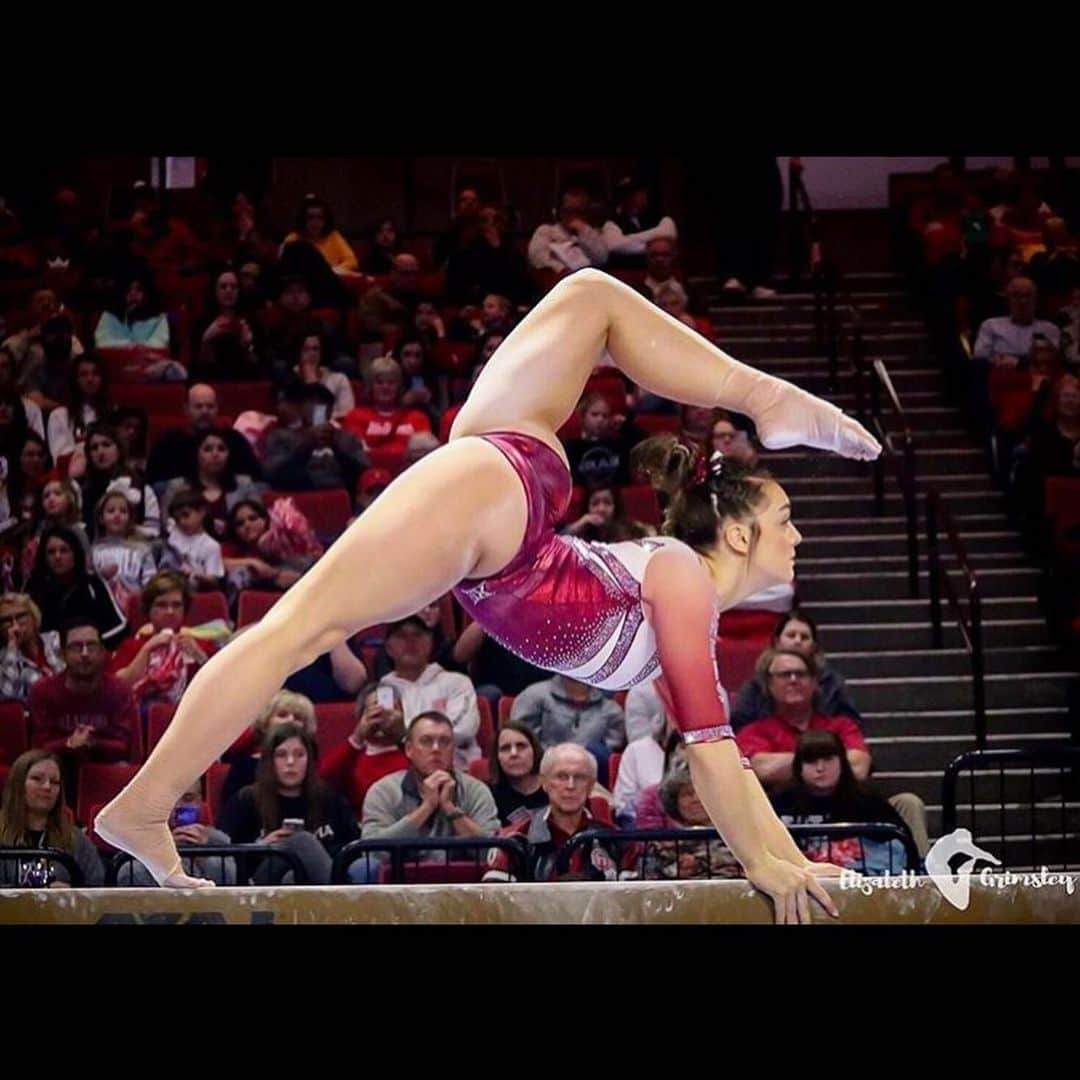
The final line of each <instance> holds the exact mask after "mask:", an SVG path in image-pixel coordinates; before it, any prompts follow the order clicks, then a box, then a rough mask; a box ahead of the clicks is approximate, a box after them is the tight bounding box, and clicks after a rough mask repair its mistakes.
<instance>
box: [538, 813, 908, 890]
mask: <svg viewBox="0 0 1080 1080" xmlns="http://www.w3.org/2000/svg"><path fill="white" fill-rule="evenodd" d="M785 827H786V828H787V830H788V832H790V833H791V835H792V836H793V837H794V838H795V839H796V840H798V839H799V837H803V838H805V839H808V840H809V839H814V838H821V837H824V838H825V839H826V840H829V841H832V840H847V839H851V838H853V837H866V838H868V839H884V840H899V841H900V842H901V843H902V844H903V845H904V853H905V855H906V857H907V867H906V869H908V870H917V869H918V868H919V865H920V859H919V851H918V848H917V847H916V846H915V840H914V838H913V837H912V836H911V834H910V832H908V831H907V830H906V829H903V828H901V827H900V826H899V825H896V824H894V823H893V822H891V821H883V822H869V821H868V822H840V821H837V822H828V823H823V824H821V825H786V826H785ZM714 840H720V841H721V842H722V837H721V836H720V834H719V832H717V830H716V829H714V828H712V827H711V826H707V827H702V828H693V829H587V830H586V831H585V832H581V833H578V834H577V835H576V836H573V837H571V838H570V840H569V841H567V843H566V844H565V845H564V846H563V847H562V848H560V850H559V854H558V856H557V858H556V860H555V876H556V877H558V876H560V875H562V874H566V873H567V872H568V871H569V869H570V860H571V858H572V857H573V854H574V852H575V851H576V850H577V849H578V848H581V847H585V846H586V845H588V844H595V843H607V844H629V843H649V842H660V843H663V842H664V841H667V842H675V843H676V844H678V843H688V844H701V843H707V842H712V841H714ZM711 867H712V864H711V862H710V870H711Z"/></svg>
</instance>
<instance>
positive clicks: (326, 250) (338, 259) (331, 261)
mask: <svg viewBox="0 0 1080 1080" xmlns="http://www.w3.org/2000/svg"><path fill="white" fill-rule="evenodd" d="M298 240H301V241H305V242H306V243H309V244H311V245H312V246H313V247H314V248H315V249H316V250H317V251H318V252H319V254H320V255H321V256H322V257H323V258H324V259H325V260H326V262H327V264H328V265H329V267H330V269H331V270H333V271H334V273H336V274H340V273H354V272H356V271H357V269H358V266H357V262H356V254H355V253H354V252H353V249H352V248H351V247H349V243H348V241H347V240H346V239H345V237H344V236H342V235H341V233H339V232H338V230H337V227H336V226H335V224H334V215H333V214H332V213H331V211H330V205H329V204H328V203H327V202H326V200H325V199H320V198H319V197H318V196H317V195H305V196H304V199H303V202H301V204H300V209H299V210H298V211H297V214H296V224H295V228H294V230H293V231H292V232H291V233H289V235H288V236H286V237H285V243H286V244H291V243H294V242H296V241H298Z"/></svg>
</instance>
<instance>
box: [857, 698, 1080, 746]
mask: <svg viewBox="0 0 1080 1080" xmlns="http://www.w3.org/2000/svg"><path fill="white" fill-rule="evenodd" d="M862 728H863V734H864V735H866V737H867V738H869V737H871V736H874V737H885V736H897V737H900V736H903V737H905V738H913V739H920V738H921V739H929V738H936V737H938V736H941V737H945V736H953V735H963V736H964V737H966V738H967V739H968V740H969V742H970V743H971V746H968V747H964V748H963V749H965V750H970V749H973V748H974V740H975V721H974V718H973V716H972V712H971V710H970V709H921V710H919V711H917V712H913V711H910V710H908V709H906V708H904V709H886V710H884V711H882V712H874V711H873V710H866V711H863V712H862ZM1068 728H1069V710H1068V708H1067V707H1066V706H1064V705H1036V706H1033V707H1030V708H1028V707H1019V708H1004V709H987V710H986V730H987V733H988V741H989V742H990V743H991V744H992V745H994V746H998V747H1004V746H1012V745H1013V742H1012V740H1016V739H1020V738H1030V737H1034V736H1036V735H1041V734H1043V733H1045V732H1048V731H1067V730H1068ZM957 753H961V751H960V750H958V751H957Z"/></svg>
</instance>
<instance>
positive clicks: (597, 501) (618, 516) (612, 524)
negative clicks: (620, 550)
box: [563, 483, 656, 544]
mask: <svg viewBox="0 0 1080 1080" xmlns="http://www.w3.org/2000/svg"><path fill="white" fill-rule="evenodd" d="M563 531H564V532H566V533H569V534H570V535H571V536H580V537H581V538H582V540H595V541H599V542H600V543H604V544H617V543H618V542H619V541H621V540H641V539H642V538H643V537H646V536H655V535H656V529H654V528H653V527H652V525H648V524H646V523H645V522H643V521H635V520H634V519H633V518H629V517H627V516H626V510H625V508H624V507H623V500H622V492H621V491H620V490H619V489H618V488H617V487H615V486H614V485H612V484H603V483H601V484H596V485H595V486H593V487H591V488H590V489H589V491H588V492H587V495H586V500H585V512H584V513H583V514H582V515H581V517H579V518H578V519H577V520H576V521H572V522H571V523H570V524H569V525H567V526H566V528H565V529H564V530H563Z"/></svg>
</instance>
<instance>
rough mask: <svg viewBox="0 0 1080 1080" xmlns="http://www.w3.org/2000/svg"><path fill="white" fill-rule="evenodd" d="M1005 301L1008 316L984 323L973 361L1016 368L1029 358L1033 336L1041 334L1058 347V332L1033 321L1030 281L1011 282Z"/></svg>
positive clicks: (1035, 297)
mask: <svg viewBox="0 0 1080 1080" xmlns="http://www.w3.org/2000/svg"><path fill="white" fill-rule="evenodd" d="M1005 297H1006V299H1007V300H1008V303H1009V314H1008V315H1004V316H1001V317H999V318H994V319H987V320H986V321H985V322H983V324H982V325H981V326H980V327H979V333H978V336H977V337H976V339H975V346H974V348H973V349H972V353H973V355H974V357H975V359H976V360H980V361H983V362H984V363H988V364H990V365H991V366H993V367H1016V366H1017V365H1018V364H1020V362H1021V361H1023V360H1027V359H1029V358H1030V356H1031V346H1032V342H1033V340H1034V337H1035V335H1036V334H1041V335H1042V336H1043V337H1045V338H1046V339H1047V340H1048V341H1049V342H1050V343H1051V344H1052V345H1053V346H1054V347H1055V348H1057V347H1058V346H1059V345H1060V344H1061V331H1060V330H1059V329H1058V328H1057V327H1056V326H1055V325H1054V324H1053V323H1051V322H1047V321H1046V320H1045V319H1038V318H1036V317H1035V311H1036V308H1037V306H1038V299H1039V295H1038V290H1037V289H1036V287H1035V282H1034V281H1032V280H1031V278H1029V277H1016V278H1013V280H1012V281H1010V282H1009V285H1008V287H1007V289H1006V290H1005Z"/></svg>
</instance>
